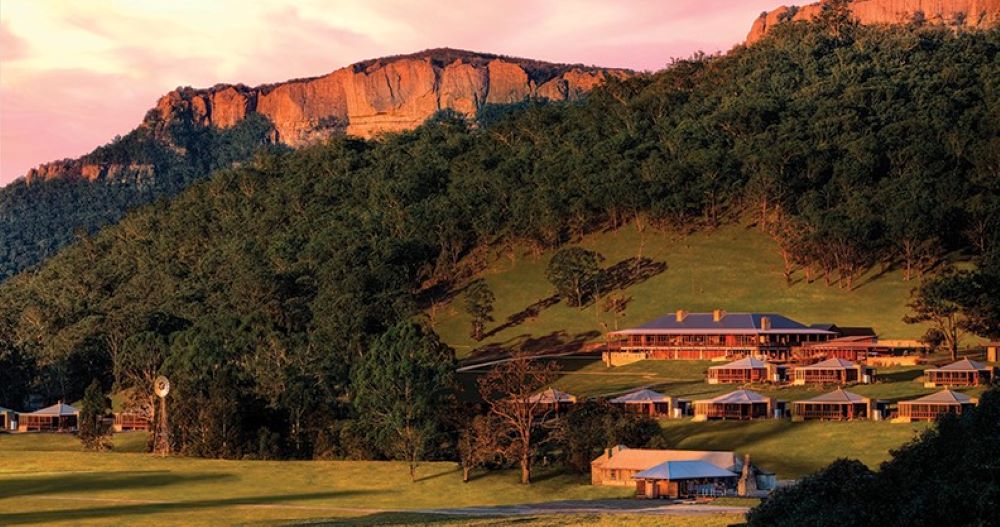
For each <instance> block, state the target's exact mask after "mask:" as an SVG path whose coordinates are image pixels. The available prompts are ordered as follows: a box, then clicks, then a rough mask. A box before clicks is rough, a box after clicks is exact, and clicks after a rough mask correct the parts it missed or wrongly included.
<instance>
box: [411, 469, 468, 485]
mask: <svg viewBox="0 0 1000 527" xmlns="http://www.w3.org/2000/svg"><path fill="white" fill-rule="evenodd" d="M461 471H462V469H461V468H459V467H455V468H450V469H447V470H442V471H440V472H435V473H434V474H427V475H426V476H420V477H419V478H417V479H415V480H413V482H414V483H419V482H421V481H429V480H432V479H437V478H440V477H443V476H450V475H452V474H454V473H456V472H461Z"/></svg>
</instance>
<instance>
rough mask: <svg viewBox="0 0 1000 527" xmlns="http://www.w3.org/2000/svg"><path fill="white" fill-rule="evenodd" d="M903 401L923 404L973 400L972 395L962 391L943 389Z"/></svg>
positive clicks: (956, 402) (970, 401) (965, 402)
mask: <svg viewBox="0 0 1000 527" xmlns="http://www.w3.org/2000/svg"><path fill="white" fill-rule="evenodd" d="M900 402H901V403H921V404H970V403H972V402H973V400H972V397H969V396H968V395H965V394H964V393H962V392H954V391H951V390H948V389H945V390H941V391H940V392H937V393H932V394H930V395H925V396H923V397H920V398H919V399H913V400H912V401H900Z"/></svg>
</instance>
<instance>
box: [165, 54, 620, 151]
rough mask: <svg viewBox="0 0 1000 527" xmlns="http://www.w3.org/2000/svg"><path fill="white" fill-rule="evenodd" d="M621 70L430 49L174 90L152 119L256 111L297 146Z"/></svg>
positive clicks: (568, 87)
mask: <svg viewBox="0 0 1000 527" xmlns="http://www.w3.org/2000/svg"><path fill="white" fill-rule="evenodd" d="M626 75H628V73H627V72H626V71H623V70H607V69H597V68H586V67H582V66H560V65H553V64H548V63H542V62H535V61H528V60H520V59H509V58H503V57H497V56H491V55H477V54H472V53H468V52H461V51H454V50H434V51H428V52H423V53H418V54H415V55H409V56H403V57H397V58H389V59H377V60H374V61H369V62H366V63H359V64H355V65H352V66H348V67H346V68H342V69H339V70H336V71H334V72H332V73H330V74H328V75H324V76H322V77H316V78H312V79H305V80H293V81H288V82H284V83H281V84H277V85H268V86H260V87H256V88H248V87H246V86H242V85H239V86H231V85H218V86H215V87H213V88H210V89H207V90H191V89H182V90H175V91H172V92H170V93H168V94H167V95H165V96H164V97H162V98H161V99H160V100H159V101H158V102H157V104H156V113H155V114H154V118H155V120H157V121H168V120H170V119H172V118H174V117H175V116H177V115H178V114H180V115H190V118H191V119H193V120H194V121H195V122H197V123H199V124H202V125H204V126H217V127H222V128H225V127H229V126H232V125H233V124H235V123H237V122H238V121H239V120H241V119H243V118H244V117H245V116H246V115H247V114H249V113H251V112H258V113H260V114H262V115H264V116H266V117H267V118H268V119H269V120H270V121H271V122H272V123H273V124H274V127H275V138H274V139H275V140H277V141H280V142H282V143H285V144H288V145H291V146H297V145H301V144H304V143H307V142H309V141H312V140H315V139H317V138H321V137H324V136H326V135H328V134H329V133H331V132H332V131H334V130H343V131H346V132H347V133H348V134H351V135H356V136H361V137H372V136H374V135H377V134H379V133H381V132H396V131H401V130H407V129H410V128H414V127H416V126H418V125H419V124H420V123H422V122H423V121H424V120H425V119H427V118H428V117H430V116H431V115H433V114H434V113H435V112H437V111H439V110H443V109H452V110H455V111H458V112H461V113H464V114H467V115H473V114H475V112H476V110H478V109H479V108H480V107H482V106H483V105H484V104H491V103H500V104H506V103H516V102H520V101H523V100H525V99H528V98H534V97H537V98H544V99H551V100H559V101H561V100H571V99H575V98H578V97H580V95H582V94H583V93H585V92H587V91H589V90H590V89H592V88H593V87H594V86H596V85H597V84H599V83H601V82H603V81H604V80H606V79H607V78H608V77H609V76H616V77H624V76H626ZM147 124H149V125H153V126H155V122H150V121H147Z"/></svg>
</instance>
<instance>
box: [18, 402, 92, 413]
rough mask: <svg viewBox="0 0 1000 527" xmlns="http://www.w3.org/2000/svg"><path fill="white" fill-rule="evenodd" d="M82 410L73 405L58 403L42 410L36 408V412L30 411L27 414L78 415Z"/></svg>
mask: <svg viewBox="0 0 1000 527" xmlns="http://www.w3.org/2000/svg"><path fill="white" fill-rule="evenodd" d="M79 413H80V411H79V410H77V409H76V408H73V407H72V406H70V405H68V404H64V403H56V404H53V405H52V406H49V407H46V408H42V409H41V410H35V411H34V412H29V413H28V414H27V415H51V416H64V415H77V414H79Z"/></svg>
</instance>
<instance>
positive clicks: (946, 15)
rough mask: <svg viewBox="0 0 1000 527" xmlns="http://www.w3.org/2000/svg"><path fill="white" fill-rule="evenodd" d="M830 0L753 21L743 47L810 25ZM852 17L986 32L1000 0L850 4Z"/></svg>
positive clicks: (997, 16)
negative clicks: (788, 26) (777, 31)
mask: <svg viewBox="0 0 1000 527" xmlns="http://www.w3.org/2000/svg"><path fill="white" fill-rule="evenodd" d="M832 4H833V2H831V1H830V0H822V1H820V2H816V3H812V4H807V5H804V6H784V5H783V6H780V7H777V8H775V9H772V10H770V11H766V12H764V13H761V14H760V16H758V17H757V19H756V20H754V22H753V25H752V26H751V28H750V32H749V33H748V34H747V38H746V41H745V43H746V44H747V45H752V44H755V43H756V42H758V41H760V39H762V38H764V36H765V35H767V33H769V32H770V31H772V30H773V29H774V28H775V27H777V26H779V25H781V24H782V23H785V22H809V21H812V20H814V19H815V18H816V17H818V16H819V15H820V14H821V13H822V12H823V9H824V7H825V6H828V5H832ZM845 4H846V7H847V9H848V11H849V12H850V15H851V17H852V18H853V19H854V20H856V21H857V22H858V23H860V24H862V25H876V24H887V25H896V24H908V23H913V22H919V23H921V24H930V25H940V26H948V27H955V28H969V29H986V28H990V27H994V26H996V25H997V24H1000V0H849V1H847V2H846V3H845Z"/></svg>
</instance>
